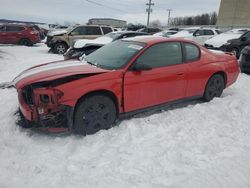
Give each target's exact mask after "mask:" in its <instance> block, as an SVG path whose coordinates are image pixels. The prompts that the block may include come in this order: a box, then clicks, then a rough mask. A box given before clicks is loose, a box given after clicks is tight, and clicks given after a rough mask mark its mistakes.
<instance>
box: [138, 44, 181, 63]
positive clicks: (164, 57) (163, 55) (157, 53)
mask: <svg viewBox="0 0 250 188" xmlns="http://www.w3.org/2000/svg"><path fill="white" fill-rule="evenodd" d="M136 63H143V64H146V65H148V66H150V67H151V68H157V67H164V66H169V65H176V64H182V50H181V44H180V43H179V42H168V43H161V44H157V45H154V46H152V47H150V48H149V49H147V50H146V51H145V52H144V53H143V54H142V55H141V56H140V57H139V58H138V59H137V60H136Z"/></svg>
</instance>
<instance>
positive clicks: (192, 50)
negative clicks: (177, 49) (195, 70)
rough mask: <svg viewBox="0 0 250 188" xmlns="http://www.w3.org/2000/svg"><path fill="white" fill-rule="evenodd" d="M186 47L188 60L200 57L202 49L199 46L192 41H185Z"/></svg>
mask: <svg viewBox="0 0 250 188" xmlns="http://www.w3.org/2000/svg"><path fill="white" fill-rule="evenodd" d="M184 48H185V54H186V58H185V60H186V61H195V60H198V59H200V49H199V48H198V47H197V46H195V45H193V44H190V43H185V44H184Z"/></svg>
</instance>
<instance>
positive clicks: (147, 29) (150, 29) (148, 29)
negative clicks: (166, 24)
mask: <svg viewBox="0 0 250 188" xmlns="http://www.w3.org/2000/svg"><path fill="white" fill-rule="evenodd" d="M138 31H139V32H145V33H149V34H151V35H152V34H155V33H158V32H161V31H162V30H161V29H159V28H154V27H145V28H142V29H139V30H138Z"/></svg>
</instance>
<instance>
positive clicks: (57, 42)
mask: <svg viewBox="0 0 250 188" xmlns="http://www.w3.org/2000/svg"><path fill="white" fill-rule="evenodd" d="M112 31H113V28H112V27H110V26H94V25H79V26H75V27H73V28H72V27H69V28H68V29H67V30H62V31H57V32H52V33H49V34H48V35H47V41H46V44H47V46H48V47H49V48H51V49H52V52H54V53H58V54H64V53H65V52H66V51H67V49H68V48H69V47H70V46H73V44H74V43H75V41H76V40H78V39H95V38H97V37H100V36H102V35H105V34H107V33H110V32H112Z"/></svg>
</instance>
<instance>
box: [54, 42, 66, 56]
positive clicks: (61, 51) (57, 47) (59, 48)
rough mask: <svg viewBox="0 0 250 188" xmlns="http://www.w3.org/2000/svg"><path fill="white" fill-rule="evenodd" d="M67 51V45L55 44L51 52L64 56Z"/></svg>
mask: <svg viewBox="0 0 250 188" xmlns="http://www.w3.org/2000/svg"><path fill="white" fill-rule="evenodd" d="M67 49H68V46H67V44H65V43H63V42H59V43H56V44H55V46H54V48H53V51H54V53H57V54H64V53H65V52H66V51H67Z"/></svg>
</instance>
